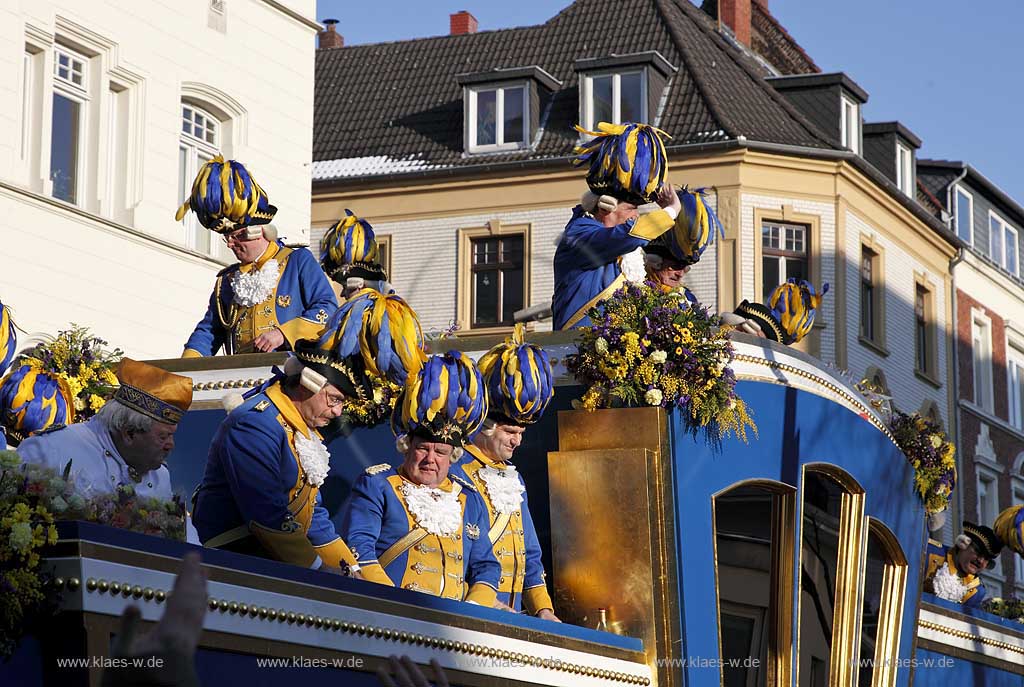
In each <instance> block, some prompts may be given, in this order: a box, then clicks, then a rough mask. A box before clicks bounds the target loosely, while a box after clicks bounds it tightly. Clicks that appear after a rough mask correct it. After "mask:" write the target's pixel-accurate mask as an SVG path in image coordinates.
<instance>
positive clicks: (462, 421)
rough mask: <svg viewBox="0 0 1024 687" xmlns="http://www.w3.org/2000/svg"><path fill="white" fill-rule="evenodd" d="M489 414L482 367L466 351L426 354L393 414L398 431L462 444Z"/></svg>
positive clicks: (396, 431)
mask: <svg viewBox="0 0 1024 687" xmlns="http://www.w3.org/2000/svg"><path fill="white" fill-rule="evenodd" d="M486 417H487V393H486V392H485V391H484V381H483V377H482V376H481V375H480V370H479V369H478V368H477V366H476V365H474V364H473V361H472V360H471V359H470V358H469V356H467V355H466V354H465V353H461V352H459V351H448V352H447V353H445V354H444V355H432V356H430V357H429V358H427V360H426V362H425V363H424V365H423V368H422V369H421V370H420V373H419V374H418V375H416V376H412V375H410V376H409V381H408V383H407V384H406V386H405V389H404V390H403V391H402V395H401V396H400V397H399V399H398V402H397V403H396V404H395V410H394V412H393V413H392V414H391V429H392V430H393V431H394V432H395V434H396V435H399V436H401V435H408V436H419V437H423V438H424V439H428V440H430V441H438V442H443V443H446V444H450V445H452V446H456V447H461V446H462V445H463V444H464V443H465V442H466V441H468V440H469V438H470V437H471V436H473V435H474V434H476V432H477V431H478V430H479V429H480V427H481V426H482V425H483V422H484V419H485V418H486Z"/></svg>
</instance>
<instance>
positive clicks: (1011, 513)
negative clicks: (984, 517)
mask: <svg viewBox="0 0 1024 687" xmlns="http://www.w3.org/2000/svg"><path fill="white" fill-rule="evenodd" d="M993 529H994V530H995V532H996V536H997V537H999V539H1000V540H1002V542H1003V543H1004V544H1006V545H1007V546H1008V547H1010V549H1011V550H1013V551H1015V552H1016V553H1017V554H1019V555H1021V556H1024V505H1019V504H1018V505H1016V506H1011V507H1010V508H1007V509H1006V510H1004V511H1003V512H1002V513H1000V514H999V516H998V517H997V518H996V522H995V525H993Z"/></svg>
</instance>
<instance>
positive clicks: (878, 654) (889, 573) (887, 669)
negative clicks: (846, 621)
mask: <svg viewBox="0 0 1024 687" xmlns="http://www.w3.org/2000/svg"><path fill="white" fill-rule="evenodd" d="M866 520H867V536H866V537H865V538H864V553H863V555H862V569H861V576H860V577H861V581H862V582H863V583H865V584H866V580H867V576H866V574H865V573H866V570H867V545H868V539H869V538H870V536H871V535H872V534H874V535H876V536H877V537H878V539H879V542H880V543H881V545H882V549H883V552H884V554H885V556H886V559H887V560H886V562H885V567H884V571H883V573H882V593H881V596H880V600H879V606H878V629H877V631H876V634H875V654H874V657H873V658H874V672H873V673H872V676H871V687H893V685H895V684H896V667H897V662H896V661H894V660H893V658H894V657H895V656H897V655H898V653H899V648H900V634H901V632H902V630H903V606H904V602H905V598H906V591H907V576H908V574H909V573H908V570H909V566H908V563H907V557H906V555H904V553H903V547H902V546H900V542H899V540H898V539H897V538H896V535H894V534H893V533H892V531H891V530H889V528H888V527H886V526H885V525H884V524H883V523H882V522H881V521H880V520H876V519H874V518H871V517H868V518H866ZM862 622H863V610H862V613H861V623H862ZM861 631H862V632H863V627H861ZM858 646H859V643H858ZM858 657H859V658H861V659H862V658H863V657H860V656H859V653H858ZM857 667H858V670H859V668H860V661H859V660H858V661H857ZM856 677H857V676H856V675H855V676H854V678H856Z"/></svg>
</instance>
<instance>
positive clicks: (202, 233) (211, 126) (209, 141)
mask: <svg viewBox="0 0 1024 687" xmlns="http://www.w3.org/2000/svg"><path fill="white" fill-rule="evenodd" d="M219 142H220V121H219V120H218V119H217V118H216V117H214V116H213V115H212V114H210V113H209V112H207V111H206V110H203V109H202V108H200V107H197V106H195V105H192V104H189V103H182V105H181V135H180V137H179V143H178V196H177V198H178V202H179V203H181V202H184V200H185V199H186V198H188V196H189V194H190V193H191V192H192V182H193V181H194V180H195V178H196V175H197V174H198V173H199V168H200V167H202V166H203V164H205V163H206V162H208V161H209V160H211V159H212V158H213V157H214V156H215V155H216V154H217V149H218V145H219ZM181 222H182V224H183V225H184V227H185V237H184V238H185V245H186V246H187V247H188V248H191V249H192V250H194V251H197V252H199V253H205V254H206V255H213V254H215V253H216V252H218V251H219V250H220V242H218V241H212V240H211V239H212V237H213V235H212V232H210V231H209V230H208V229H205V228H204V227H203V226H202V225H201V224H199V220H198V219H197V218H196V215H195V213H193V212H189V213H186V214H185V217H184V219H182V221H181Z"/></svg>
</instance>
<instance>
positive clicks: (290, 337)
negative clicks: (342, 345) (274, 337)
mask: <svg viewBox="0 0 1024 687" xmlns="http://www.w3.org/2000/svg"><path fill="white" fill-rule="evenodd" d="M277 328H278V329H280V330H281V333H282V334H284V338H285V340H286V341H287V342H288V345H289V346H290V347H291V348H295V342H296V341H302V340H303V339H316V338H319V336H320V332H321V331H323V328H324V325H322V324H320V323H319V322H313V321H312V320H307V319H304V318H302V317H296V318H295V319H294V320H289V321H287V322H285V323H284V324H282V325H278V327H277Z"/></svg>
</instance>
